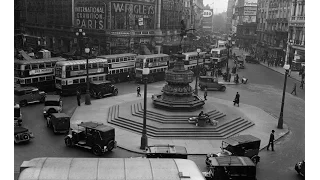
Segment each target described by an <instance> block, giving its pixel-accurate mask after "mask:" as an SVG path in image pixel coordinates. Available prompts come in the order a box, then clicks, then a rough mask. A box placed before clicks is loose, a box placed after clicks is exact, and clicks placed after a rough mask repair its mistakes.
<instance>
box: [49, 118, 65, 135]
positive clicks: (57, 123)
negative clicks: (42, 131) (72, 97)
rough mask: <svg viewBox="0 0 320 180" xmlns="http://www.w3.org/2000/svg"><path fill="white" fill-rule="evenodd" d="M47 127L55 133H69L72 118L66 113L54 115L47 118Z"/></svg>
mask: <svg viewBox="0 0 320 180" xmlns="http://www.w3.org/2000/svg"><path fill="white" fill-rule="evenodd" d="M47 127H49V128H52V130H53V133H55V134H56V133H67V132H69V130H70V116H69V115H66V114H65V113H52V114H51V116H49V117H47Z"/></svg>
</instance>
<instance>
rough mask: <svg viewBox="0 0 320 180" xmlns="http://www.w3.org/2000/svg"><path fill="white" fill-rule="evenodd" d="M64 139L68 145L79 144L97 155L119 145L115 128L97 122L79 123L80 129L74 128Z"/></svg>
mask: <svg viewBox="0 0 320 180" xmlns="http://www.w3.org/2000/svg"><path fill="white" fill-rule="evenodd" d="M64 141H65V144H66V146H67V147H72V146H78V147H82V148H86V149H91V150H92V152H93V154H94V155H97V156H101V155H103V154H104V153H105V152H107V151H112V149H113V148H116V147H117V142H116V141H115V129H114V128H113V127H110V126H107V125H104V124H102V123H96V122H81V123H80V124H78V129H72V130H71V132H70V134H68V135H67V136H66V137H65V138H64Z"/></svg>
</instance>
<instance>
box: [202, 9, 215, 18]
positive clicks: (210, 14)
mask: <svg viewBox="0 0 320 180" xmlns="http://www.w3.org/2000/svg"><path fill="white" fill-rule="evenodd" d="M212 14H213V11H212V10H203V13H202V16H203V17H204V18H207V17H211V16H212Z"/></svg>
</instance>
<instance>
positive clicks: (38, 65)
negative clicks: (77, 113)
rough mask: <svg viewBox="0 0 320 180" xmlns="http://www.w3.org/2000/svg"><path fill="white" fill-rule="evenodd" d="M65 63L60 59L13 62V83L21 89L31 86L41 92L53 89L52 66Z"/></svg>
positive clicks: (63, 59) (16, 60)
mask: <svg viewBox="0 0 320 180" xmlns="http://www.w3.org/2000/svg"><path fill="white" fill-rule="evenodd" d="M62 61H66V59H65V58H62V57H54V58H46V59H30V60H18V59H15V60H14V81H15V83H16V84H20V86H21V87H24V86H33V87H37V88H39V90H42V91H53V90H54V89H55V85H54V84H55V83H54V82H55V81H54V79H55V78H54V66H55V64H56V63H57V62H62Z"/></svg>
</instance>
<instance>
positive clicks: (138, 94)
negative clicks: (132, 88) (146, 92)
mask: <svg viewBox="0 0 320 180" xmlns="http://www.w3.org/2000/svg"><path fill="white" fill-rule="evenodd" d="M140 96H141V94H140V85H139V84H138V87H137V97H140Z"/></svg>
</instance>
